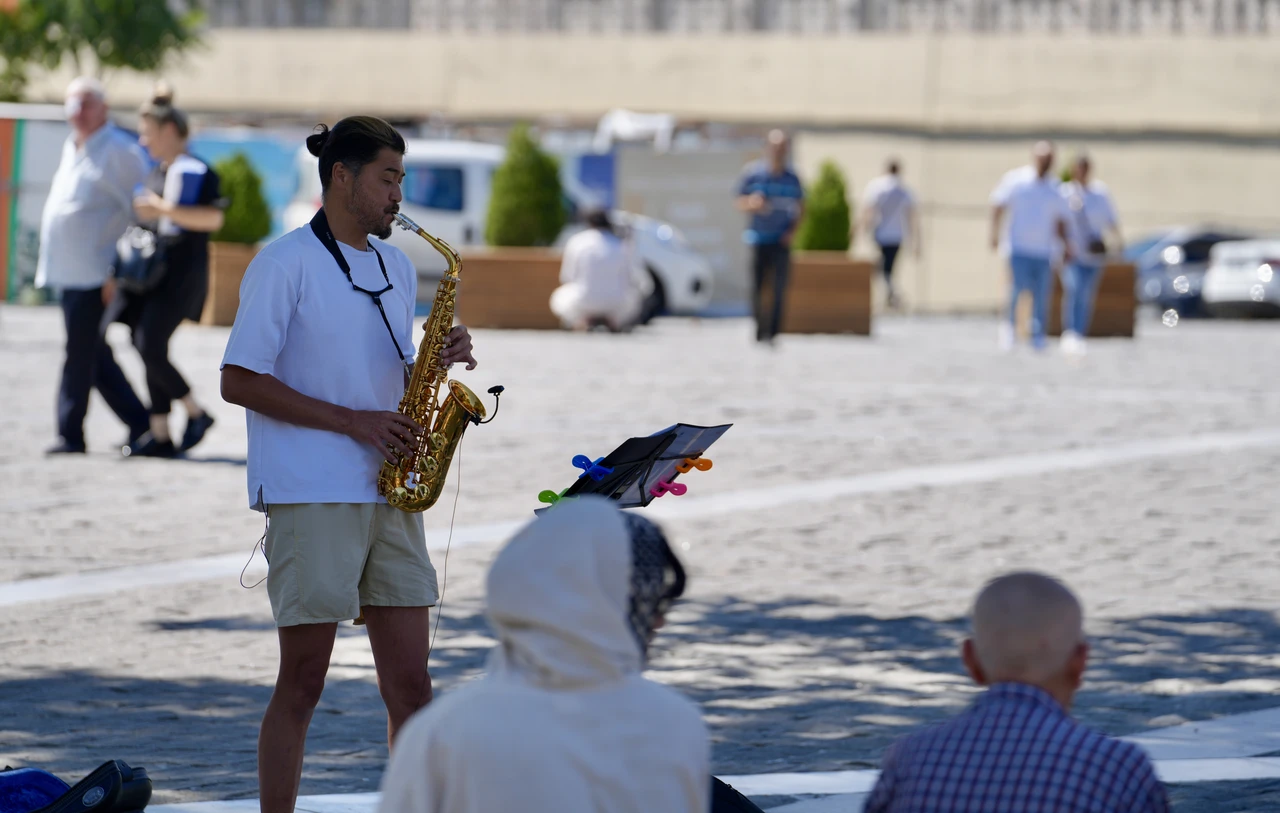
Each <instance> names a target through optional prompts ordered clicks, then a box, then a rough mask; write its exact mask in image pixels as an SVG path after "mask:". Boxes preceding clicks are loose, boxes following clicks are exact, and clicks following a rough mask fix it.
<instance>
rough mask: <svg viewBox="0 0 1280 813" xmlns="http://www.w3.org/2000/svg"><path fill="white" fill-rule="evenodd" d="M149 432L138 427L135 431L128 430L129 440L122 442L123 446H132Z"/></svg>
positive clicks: (144, 428)
mask: <svg viewBox="0 0 1280 813" xmlns="http://www.w3.org/2000/svg"><path fill="white" fill-rule="evenodd" d="M150 431H151V430H150V429H148V428H147V427H145V426H143V427H139V428H137V429H130V430H129V439H128V440H126V441H125V442H124V445H126V446H132V445H133V444H135V443H137V442H138V441H139V440H140V439H141V438H142V436H143V435H145V434H147V433H148V432H150Z"/></svg>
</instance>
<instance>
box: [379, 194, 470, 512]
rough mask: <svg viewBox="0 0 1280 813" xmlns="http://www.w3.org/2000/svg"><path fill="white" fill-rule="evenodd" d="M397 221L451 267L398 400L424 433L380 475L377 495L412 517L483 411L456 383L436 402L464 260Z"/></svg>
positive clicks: (439, 485)
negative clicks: (408, 451)
mask: <svg viewBox="0 0 1280 813" xmlns="http://www.w3.org/2000/svg"><path fill="white" fill-rule="evenodd" d="M395 218H396V224H397V225H399V226H400V227H401V228H402V229H405V230H407V231H411V232H414V233H415V234H417V235H418V236H419V237H421V238H423V239H424V240H426V241H427V242H428V243H430V244H431V247H432V248H434V249H435V250H436V251H438V252H440V254H441V255H442V256H443V257H444V258H445V261H446V262H447V263H448V265H449V267H448V269H447V270H446V271H445V274H444V277H442V278H441V279H440V284H439V285H438V286H437V287H436V298H435V301H434V302H433V303H432V305H431V318H430V319H429V320H428V322H427V324H426V326H425V334H424V335H423V337H422V344H421V346H420V347H419V348H418V358H417V360H416V361H415V362H414V365H413V372H412V373H411V374H410V376H409V384H408V386H407V387H406V388H405V391H404V397H403V398H401V399H400V409H399V411H400V414H402V415H404V416H406V417H408V418H412V419H413V420H414V421H415V422H416V423H417V424H418V425H419V426H421V427H422V428H423V433H422V434H421V435H420V436H419V437H418V438H417V440H416V441H415V446H414V447H413V449H412V451H411V452H410V453H409V454H408V455H399V454H398V455H397V460H396V462H395V463H388V462H386V461H383V463H382V470H381V471H380V472H379V473H378V493H379V494H381V495H382V496H383V497H386V498H387V503H388V504H390V505H391V506H392V507H394V508H399V509H400V510H401V511H408V512H410V513H416V512H419V511H425V510H427V509H428V508H430V507H431V506H433V505H435V503H436V500H438V499H440V491H441V490H442V489H443V488H444V480H445V475H446V474H448V473H449V464H450V463H451V462H452V461H453V453H454V450H456V449H457V448H458V442H459V441H460V440H462V433H463V432H464V431H465V430H466V428H467V424H469V423H477V424H478V423H480V421H481V420H482V419H483V418H484V416H485V409H484V404H482V403H480V399H479V398H477V397H476V394H475V393H474V392H472V391H471V390H470V389H469V388H467V386H466V385H464V384H462V383H461V382H459V381H448V382H447V384H448V391H449V392H448V395H447V396H445V400H444V403H438V399H439V396H440V387H441V385H442V384H445V383H446V379H447V378H448V370H447V369H446V368H445V367H443V366H442V365H441V364H440V354H441V352H442V351H443V350H444V340H445V337H446V336H447V335H448V334H449V331H450V330H452V329H453V311H454V304H455V302H456V301H457V297H458V271H459V270H460V269H461V268H462V258H461V257H459V256H458V252H456V251H454V250H453V248H452V247H451V246H450V245H449V244H448V243H446V242H444V241H443V240H441V239H439V238H436V237H432V236H431V235H430V234H427V233H426V232H425V231H423V229H422V228H421V227H420V226H418V224H416V223H414V222H413V221H412V220H410V219H409V218H407V217H405V216H404V215H402V214H400V213H396V216H395ZM433 419H434V420H433Z"/></svg>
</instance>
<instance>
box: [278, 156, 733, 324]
mask: <svg viewBox="0 0 1280 813" xmlns="http://www.w3.org/2000/svg"><path fill="white" fill-rule="evenodd" d="M505 155H506V149H505V148H504V147H501V146H498V145H494V144H481V143H475V142H467V141H428V140H408V141H407V142H406V152H405V159H404V169H405V178H404V182H403V184H402V185H401V189H402V192H403V194H404V200H403V201H401V204H400V208H401V211H403V212H404V213H405V215H407V216H408V217H409V218H410V219H411V220H413V221H414V222H415V223H417V224H418V225H419V226H421V227H422V228H424V229H426V230H427V231H428V232H430V233H431V234H432V235H434V236H436V237H439V238H440V239H442V240H444V241H445V242H446V243H448V244H450V245H452V246H454V247H455V248H462V247H464V246H474V245H483V244H484V224H485V217H486V216H487V213H488V211H489V192H490V187H491V184H492V180H493V173H494V170H496V169H497V168H498V165H499V164H501V163H502V160H503V158H504V156H505ZM297 166H298V178H299V182H298V191H297V193H296V195H295V196H294V199H293V201H292V202H291V203H290V204H289V206H288V207H287V208H286V210H285V215H284V221H285V228H286V229H290V230H291V229H294V228H297V227H298V226H302V225H306V224H307V223H308V222H309V221H310V220H311V218H312V217H313V216H314V215H315V213H316V210H317V209H318V208H319V207H320V177H319V171H318V169H317V167H318V164H317V159H316V158H315V156H313V155H311V154H310V153H309V152H307V150H306V148H302V149H300V150H299V151H298V159H297ZM565 180H566V184H565V185H566V187H567V189H566V192H565V195H564V200H563V203H564V206H565V208H566V210H567V211H568V214H569V221H570V222H569V225H568V226H566V227H565V230H564V231H563V232H562V233H561V235H560V238H559V240H557V244H558V245H562V244H563V243H564V241H565V240H566V239H567V238H568V237H569V236H570V235H571V234H573V233H574V232H575V231H578V230H579V229H581V228H582V226H581V224H580V223H578V222H576V221H577V217H576V214H577V212H578V210H579V209H580V208H582V206H583V203H584V200H583V197H582V196H579V195H578V194H576V190H574V188H573V184H572V179H565ZM611 214H612V216H613V219H614V221H615V222H616V223H617V224H619V225H620V226H622V227H624V228H626V229H628V230H629V231H630V233H631V234H632V236H633V238H634V240H635V243H636V249H637V251H638V252H639V254H640V257H641V258H642V259H643V261H644V264H645V267H646V268H648V270H649V274H650V276H651V277H652V279H653V288H652V290H651V292H650V294H649V296H648V299H647V300H646V303H645V310H644V314H643V318H644V320H645V321H648V319H649V318H651V317H652V316H653V315H655V314H657V313H661V312H664V311H665V312H670V313H697V312H699V311H701V310H702V309H704V308H705V307H706V306H707V305H708V304H709V303H710V301H711V280H712V276H711V274H712V271H711V265H710V263H708V262H707V260H706V259H705V258H704V257H702V255H700V254H699V253H698V252H696V251H695V250H694V249H693V248H692V247H691V246H690V245H689V243H688V242H687V241H686V240H685V238H684V236H683V235H681V234H680V232H679V230H678V229H676V228H675V227H674V226H672V225H671V224H669V223H663V222H662V221H660V220H654V219H653V218H650V217H645V216H642V215H636V214H632V213H630V212H622V211H613V212H612V213H611ZM389 242H390V243H391V244H392V245H394V246H396V247H397V248H399V249H401V250H402V251H404V253H405V254H407V255H408V256H409V259H410V260H411V261H412V262H413V264H414V266H415V267H416V268H417V269H418V274H419V276H420V277H423V278H425V279H430V280H432V283H431V284H432V285H434V284H435V283H434V280H436V279H438V278H439V277H440V275H441V274H442V273H443V272H444V261H443V259H442V258H441V257H440V255H439V254H438V253H437V252H436V251H435V250H434V249H433V248H431V246H430V245H428V244H427V242H426V241H425V240H422V239H420V238H418V237H416V236H415V235H411V234H409V233H408V232H406V231H404V230H402V229H396V230H395V231H394V232H393V233H392V235H391V239H390V240H389ZM463 273H465V270H464V272H463Z"/></svg>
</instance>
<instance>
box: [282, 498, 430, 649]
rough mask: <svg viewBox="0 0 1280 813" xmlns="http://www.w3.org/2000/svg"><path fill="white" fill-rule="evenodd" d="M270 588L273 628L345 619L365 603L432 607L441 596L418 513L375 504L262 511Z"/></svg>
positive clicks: (312, 505)
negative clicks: (266, 518)
mask: <svg viewBox="0 0 1280 813" xmlns="http://www.w3.org/2000/svg"><path fill="white" fill-rule="evenodd" d="M267 516H268V518H269V523H268V526H267V544H266V547H267V593H268V594H269V595H270V596H271V614H272V615H274V616H275V619H276V625H277V626H280V627H292V626H294V625H297V624H326V623H332V622H335V621H349V620H352V619H354V618H356V617H358V616H359V615H360V608H361V607H363V606H374V607H432V606H435V604H436V602H437V601H438V600H439V598H440V593H439V590H438V589H437V587H436V569H435V568H434V567H433V566H432V565H431V558H430V557H429V556H427V541H426V537H425V535H424V534H423V531H422V514H410V513H406V512H404V511H401V510H399V509H396V508H392V507H391V506H389V505H381V504H378V503H301V504H294V505H272V506H270V507H269V508H268V510H267Z"/></svg>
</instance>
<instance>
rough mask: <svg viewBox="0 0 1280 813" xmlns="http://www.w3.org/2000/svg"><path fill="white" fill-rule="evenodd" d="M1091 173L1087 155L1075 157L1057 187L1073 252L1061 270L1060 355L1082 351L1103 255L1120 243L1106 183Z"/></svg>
mask: <svg viewBox="0 0 1280 813" xmlns="http://www.w3.org/2000/svg"><path fill="white" fill-rule="evenodd" d="M1091 169H1092V167H1091V165H1090V162H1089V157H1088V156H1087V155H1083V154H1082V155H1079V156H1077V157H1076V160H1075V162H1074V163H1073V164H1072V165H1071V180H1069V181H1067V182H1066V183H1064V184H1063V185H1062V187H1061V191H1062V197H1063V198H1064V199H1065V200H1066V201H1067V205H1068V207H1070V210H1071V220H1070V223H1069V227H1068V231H1069V232H1070V233H1071V243H1072V249H1073V251H1074V253H1075V260H1074V261H1073V262H1067V263H1064V264H1063V266H1062V350H1063V352H1066V353H1083V352H1084V349H1085V342H1084V337H1085V336H1087V335H1089V322H1090V321H1092V319H1093V302H1094V298H1095V297H1096V296H1097V294H1098V281H1099V280H1100V278H1101V277H1102V266H1103V265H1104V264H1105V263H1106V259H1107V252H1108V250H1110V251H1119V250H1120V249H1121V248H1122V247H1123V245H1124V241H1123V238H1122V237H1121V234H1120V221H1119V218H1117V217H1116V209H1115V206H1114V205H1113V204H1112V202H1111V193H1110V192H1109V191H1108V190H1107V187H1106V184H1104V183H1102V182H1101V181H1095V180H1092V179H1091V178H1090V177H1089V175H1090V170H1091ZM1108 235H1110V236H1111V239H1112V243H1111V245H1110V246H1108V245H1107V242H1106V238H1107V236H1108Z"/></svg>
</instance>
